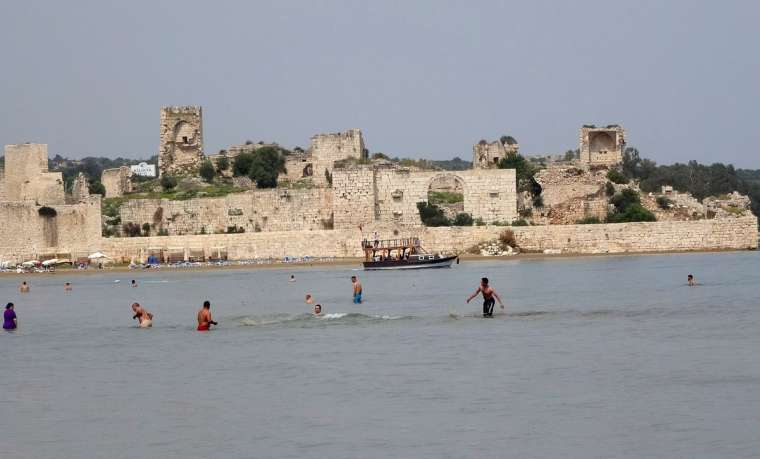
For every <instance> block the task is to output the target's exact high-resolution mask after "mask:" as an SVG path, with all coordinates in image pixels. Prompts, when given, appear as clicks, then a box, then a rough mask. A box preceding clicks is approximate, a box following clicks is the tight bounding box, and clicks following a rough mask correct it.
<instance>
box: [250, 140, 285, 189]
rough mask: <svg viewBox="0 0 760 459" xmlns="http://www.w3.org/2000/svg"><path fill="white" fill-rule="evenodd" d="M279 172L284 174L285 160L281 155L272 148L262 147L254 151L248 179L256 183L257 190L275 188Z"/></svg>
mask: <svg viewBox="0 0 760 459" xmlns="http://www.w3.org/2000/svg"><path fill="white" fill-rule="evenodd" d="M281 172H285V158H283V156H282V153H280V151H279V150H278V149H276V148H273V147H263V148H259V149H258V150H256V153H255V154H254V156H253V161H252V162H251V168H250V170H249V172H248V177H250V178H251V180H253V181H254V182H256V186H257V187H259V188H275V187H276V186H277V177H278V176H279V175H280V173H281Z"/></svg>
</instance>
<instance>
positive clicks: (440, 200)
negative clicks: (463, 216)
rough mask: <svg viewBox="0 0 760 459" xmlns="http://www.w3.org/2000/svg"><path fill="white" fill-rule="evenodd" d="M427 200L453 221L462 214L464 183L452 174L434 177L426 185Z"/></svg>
mask: <svg viewBox="0 0 760 459" xmlns="http://www.w3.org/2000/svg"><path fill="white" fill-rule="evenodd" d="M427 199H428V204H432V205H435V206H437V207H438V208H439V209H441V211H442V212H443V215H444V216H445V217H446V218H448V219H450V220H453V219H454V218H456V216H457V214H460V213H463V212H464V181H463V180H462V179H461V178H460V177H458V176H456V175H454V174H441V175H436V176H435V177H433V179H432V180H430V184H429V185H428V195H427Z"/></svg>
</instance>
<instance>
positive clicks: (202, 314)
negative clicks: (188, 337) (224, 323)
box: [198, 300, 219, 331]
mask: <svg viewBox="0 0 760 459" xmlns="http://www.w3.org/2000/svg"><path fill="white" fill-rule="evenodd" d="M212 325H219V324H217V323H216V322H214V320H213V319H212V318H211V303H210V302H209V301H208V300H206V301H204V302H203V307H202V308H201V309H200V311H198V331H209V330H210V329H211V326H212Z"/></svg>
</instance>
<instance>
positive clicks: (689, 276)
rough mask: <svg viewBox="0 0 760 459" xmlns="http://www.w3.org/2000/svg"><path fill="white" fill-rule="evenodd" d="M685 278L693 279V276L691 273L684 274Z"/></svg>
mask: <svg viewBox="0 0 760 459" xmlns="http://www.w3.org/2000/svg"><path fill="white" fill-rule="evenodd" d="M686 278H687V279H694V276H692V275H691V274H689V275H688V276H686Z"/></svg>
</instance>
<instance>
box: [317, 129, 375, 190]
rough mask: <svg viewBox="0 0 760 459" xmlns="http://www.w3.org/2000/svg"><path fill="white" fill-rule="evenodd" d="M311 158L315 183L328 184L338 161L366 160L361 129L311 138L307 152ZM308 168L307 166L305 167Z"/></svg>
mask: <svg viewBox="0 0 760 459" xmlns="http://www.w3.org/2000/svg"><path fill="white" fill-rule="evenodd" d="M307 154H308V155H309V156H311V160H312V171H313V174H314V183H317V184H326V183H327V182H328V179H327V177H328V176H332V172H333V165H334V164H335V162H336V161H340V160H343V159H347V158H356V159H366V158H367V150H366V148H365V147H364V137H363V136H362V131H361V130H360V129H349V130H348V131H346V132H338V133H335V134H317V135H315V136H314V137H312V138H311V145H310V146H309V150H308V152H307ZM304 167H306V166H304Z"/></svg>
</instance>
